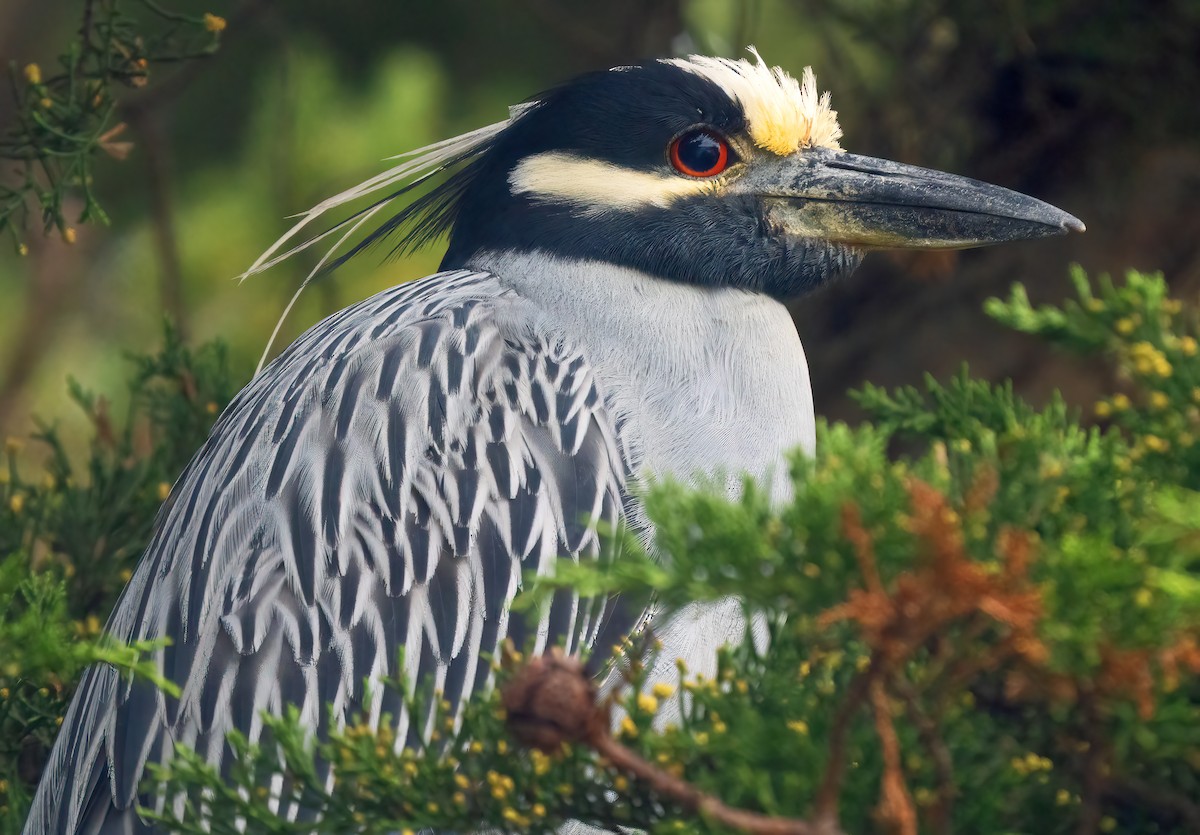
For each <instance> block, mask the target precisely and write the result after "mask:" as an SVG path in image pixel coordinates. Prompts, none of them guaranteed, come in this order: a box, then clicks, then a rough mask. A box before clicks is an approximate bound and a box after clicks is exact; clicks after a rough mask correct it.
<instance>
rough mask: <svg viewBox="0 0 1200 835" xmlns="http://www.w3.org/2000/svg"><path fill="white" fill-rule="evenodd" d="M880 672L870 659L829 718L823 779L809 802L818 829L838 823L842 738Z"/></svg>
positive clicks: (843, 753) (876, 662)
mask: <svg viewBox="0 0 1200 835" xmlns="http://www.w3.org/2000/svg"><path fill="white" fill-rule="evenodd" d="M881 669H882V668H881V664H880V659H878V658H872V659H871V663H870V664H869V665H868V666H867V668H866V669H865V670H863V671H862V672H859V673H857V674H856V675H855V677H854V678H853V679H852V680H851V681H850V687H849V688H848V689H847V691H846V698H845V699H844V700H843V701H842V703H841V705H840V706H839V707H838V711H837V714H836V715H835V716H834V717H833V724H832V725H831V726H830V729H829V759H828V760H827V761H826V762H825V776H824V778H823V779H822V780H821V786H820V788H818V789H817V797H816V800H815V801H814V802H813V819H814V820H815V821H816V822H817V824H819V825H834V824H835V823H836V821H837V819H838V798H839V797H840V796H841V793H842V778H843V777H844V776H845V773H846V736H847V734H849V732H850V720H852V719H853V718H854V714H856V713H857V712H858V711H859V709H860V708H861V707H862V705H863V701H864V700H865V699H866V696H867V692H868V691H869V690H870V687H871V683H872V682H873V681H874V680H875V678H876V676H878V675H879V673H880V670H881Z"/></svg>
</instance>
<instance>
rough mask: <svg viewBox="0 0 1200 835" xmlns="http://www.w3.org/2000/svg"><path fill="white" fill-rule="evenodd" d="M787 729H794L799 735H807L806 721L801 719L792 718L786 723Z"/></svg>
mask: <svg viewBox="0 0 1200 835" xmlns="http://www.w3.org/2000/svg"><path fill="white" fill-rule="evenodd" d="M787 726H788V730H789V731H795V732H796V733H798V734H800V736H808V723H807V722H805V721H804V720H803V719H793V720H792V721H791V722H788V723H787Z"/></svg>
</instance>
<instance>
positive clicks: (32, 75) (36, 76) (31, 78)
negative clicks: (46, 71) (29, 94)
mask: <svg viewBox="0 0 1200 835" xmlns="http://www.w3.org/2000/svg"><path fill="white" fill-rule="evenodd" d="M25 80H26V81H28V82H29V83H30V84H41V83H42V68H41V67H39V66H38V65H37V64H26V65H25Z"/></svg>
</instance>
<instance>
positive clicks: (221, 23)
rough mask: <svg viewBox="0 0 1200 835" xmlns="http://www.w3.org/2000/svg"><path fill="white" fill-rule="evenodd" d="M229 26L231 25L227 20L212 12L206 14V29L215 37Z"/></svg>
mask: <svg viewBox="0 0 1200 835" xmlns="http://www.w3.org/2000/svg"><path fill="white" fill-rule="evenodd" d="M228 25H229V23H228V22H227V21H226V20H225V18H223V17H220V16H219V15H215V14H213V13H212V12H205V13H204V28H205V29H207V30H208V31H210V32H212V33H213V34H214V35H215V34H217V33H218V32H224V31H225V27H226V26H228Z"/></svg>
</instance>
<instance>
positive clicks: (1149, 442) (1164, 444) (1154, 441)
mask: <svg viewBox="0 0 1200 835" xmlns="http://www.w3.org/2000/svg"><path fill="white" fill-rule="evenodd" d="M1142 443H1144V444H1145V445H1146V449H1149V450H1152V451H1153V452H1166V451H1167V450H1168V449H1170V448H1171V444H1170V442H1169V441H1167V440H1166V439H1164V438H1160V437H1158V436H1157V435H1146V436H1144V437H1143V438H1142Z"/></svg>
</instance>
